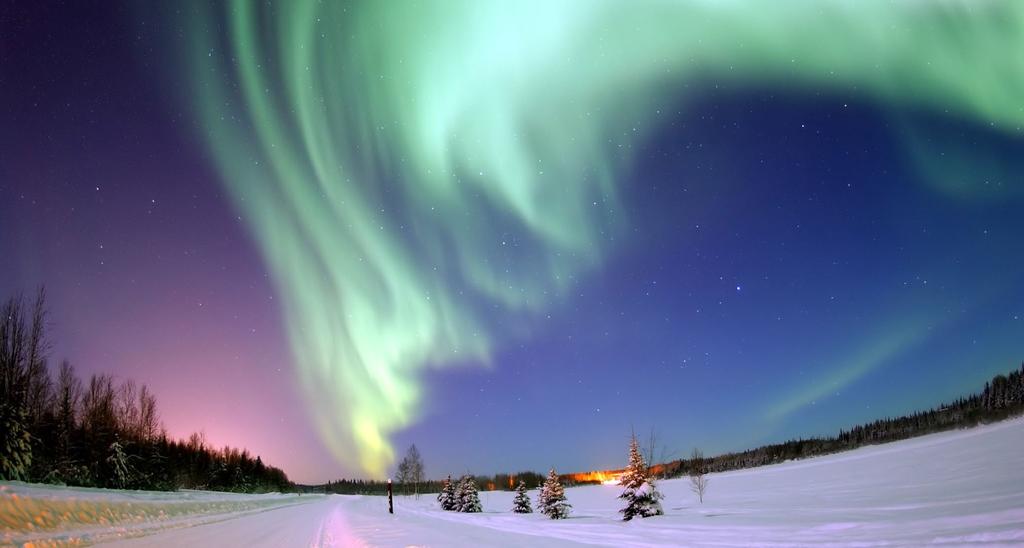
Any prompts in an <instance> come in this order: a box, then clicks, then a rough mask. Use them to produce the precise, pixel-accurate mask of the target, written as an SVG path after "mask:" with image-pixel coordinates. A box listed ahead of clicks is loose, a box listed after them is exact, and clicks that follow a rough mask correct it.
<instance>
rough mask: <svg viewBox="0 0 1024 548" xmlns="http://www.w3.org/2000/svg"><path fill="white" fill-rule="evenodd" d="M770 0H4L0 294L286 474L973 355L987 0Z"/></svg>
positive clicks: (984, 203)
mask: <svg viewBox="0 0 1024 548" xmlns="http://www.w3.org/2000/svg"><path fill="white" fill-rule="evenodd" d="M799 4H801V3H800V2H796V1H793V2H789V1H782V2H778V5H777V6H776V7H774V8H773V9H772V13H764V11H765V10H766V8H763V7H758V3H754V2H749V3H748V2H725V3H717V5H716V3H709V2H702V1H697V0H691V1H689V2H686V1H680V2H678V3H662V2H640V3H634V2H629V3H622V4H616V3H603V4H602V3H594V2H581V3H573V2H565V3H561V4H559V3H554V4H553V5H547V6H546V7H544V8H543V9H541V8H540V7H538V6H529V5H527V3H522V5H517V6H511V5H509V6H504V7H503V8H502V9H499V6H498V4H497V3H475V2H469V3H466V4H461V3H458V2H447V1H446V2H439V3H436V4H432V3H429V2H426V3H404V2H393V3H387V2H375V3H366V4H359V3H356V4H349V3H341V2H338V3H331V2H327V3H324V4H316V3H307V2H300V1H296V2H288V3H285V4H283V5H282V6H279V7H273V6H271V7H268V6H269V4H267V5H264V4H256V3H253V4H245V3H238V4H236V5H235V7H234V8H233V9H227V8H225V7H224V6H222V5H216V4H215V5H209V6H208V5H205V4H201V3H167V5H164V6H162V7H161V6H160V4H159V3H158V4H156V5H149V6H141V7H140V6H132V5H126V6H120V5H118V4H116V3H113V2H96V3H92V2H68V3H66V4H65V3H61V2H4V3H3V4H2V5H0V257H2V258H3V260H2V263H0V264H2V268H0V296H3V297H5V298H6V297H7V296H12V295H15V294H17V293H19V292H23V293H28V294H30V293H32V292H33V291H34V290H35V288H36V287H38V286H40V285H45V287H46V290H47V293H48V304H49V310H50V314H51V322H52V328H51V336H52V338H53V341H54V346H53V351H52V358H53V359H55V360H59V359H62V358H68V359H70V360H71V361H72V363H73V364H74V365H75V366H76V367H77V369H78V370H79V372H80V374H82V375H89V374H92V373H112V374H114V375H116V376H117V377H118V378H126V377H131V378H134V379H135V380H136V381H137V382H140V383H145V384H148V385H149V386H150V387H151V388H152V389H153V390H154V392H155V393H156V395H157V401H158V405H159V409H160V412H161V416H162V419H163V421H164V423H165V425H166V427H167V430H168V432H169V433H170V434H171V435H172V436H176V437H184V436H187V435H188V434H189V433H190V432H192V431H195V430H204V431H205V433H206V436H207V438H208V440H209V441H210V442H212V443H213V444H215V445H218V446H219V445H224V444H228V445H232V446H240V447H246V448H248V449H249V450H250V451H251V452H253V453H255V454H259V455H261V456H262V457H263V458H264V460H265V461H266V462H269V463H272V464H274V465H277V466H280V467H282V468H283V469H284V470H285V471H286V472H287V473H288V474H289V476H290V477H291V478H292V479H293V480H296V481H300V482H322V481H325V480H327V479H335V478H339V477H342V476H349V477H351V476H376V477H383V476H384V475H386V473H387V471H388V470H390V465H391V460H390V459H391V458H392V456H393V455H396V454H397V455H401V453H402V452H404V451H405V449H406V447H408V445H409V444H410V443H416V444H417V446H418V447H419V448H420V451H421V452H422V454H423V455H424V460H425V462H426V466H427V472H428V475H430V476H432V477H438V476H442V475H444V474H448V473H453V474H459V473H463V472H467V471H472V472H476V473H494V472H501V471H517V470H525V469H533V470H546V469H547V468H548V467H550V466H555V467H557V468H558V469H559V470H561V471H579V470H588V469H605V468H612V467H619V466H622V465H624V460H625V456H626V450H625V449H626V442H627V441H628V436H629V434H630V430H631V428H634V429H636V430H637V431H638V432H640V433H641V434H646V433H647V432H649V431H650V429H652V428H654V429H655V430H656V431H657V432H658V438H659V442H660V443H662V444H664V445H665V446H666V448H667V450H668V452H669V453H671V454H673V456H675V457H679V456H683V455H684V454H686V453H688V452H689V450H690V449H691V448H693V447H695V446H699V447H701V448H702V449H703V450H704V451H705V452H706V453H717V452H721V451H727V450H737V449H744V448H749V447H753V446H756V445H759V444H762V443H765V442H770V441H779V440H783V439H787V438H791V437H796V436H810V435H819V434H831V433H834V432H836V431H837V430H838V429H839V428H842V427H849V426H851V425H853V424H856V423H859V422H864V421H868V420H873V419H876V418H881V417H885V416H890V415H897V414H902V413H905V412H909V411H913V410H918V409H924V408H928V407H931V406H933V405H937V404H939V403H941V402H943V401H946V400H950V399H952V398H956V397H957V396H960V395H963V394H966V393H968V392H971V391H974V390H977V389H978V388H979V387H980V386H981V385H982V384H983V383H984V381H985V380H986V379H987V378H989V377H991V376H992V375H993V374H995V373H998V372H1003V371H1006V370H1009V369H1011V368H1013V367H1015V366H1018V365H1019V364H1020V362H1021V360H1022V359H1024V292H1022V291H1021V282H1022V281H1024V238H1022V236H1024V180H1022V175H1021V174H1022V173H1024V131H1022V125H1024V99H1022V98H1024V57H1021V56H1020V55H1019V54H1017V52H1020V51H1022V49H1024V4H1021V3H1018V2H1013V1H1008V2H997V1H993V2H958V1H938V2H932V3H922V2H907V3H904V4H896V5H894V4H893V3H891V2H885V1H882V0H877V1H876V0H868V1H864V2H859V3H857V4H852V3H847V2H838V1H836V2H822V3H820V8H819V9H818V10H807V9H801V8H800V7H799ZM542 5H543V4H542ZM854 5H856V6H857V7H856V8H853V7H851V6H854Z"/></svg>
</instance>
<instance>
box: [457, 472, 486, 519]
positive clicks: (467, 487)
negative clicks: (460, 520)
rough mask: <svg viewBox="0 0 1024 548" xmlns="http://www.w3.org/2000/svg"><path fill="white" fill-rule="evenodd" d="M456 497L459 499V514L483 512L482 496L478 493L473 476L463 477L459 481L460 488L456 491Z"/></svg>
mask: <svg viewBox="0 0 1024 548" xmlns="http://www.w3.org/2000/svg"><path fill="white" fill-rule="evenodd" d="M456 496H457V498H458V511H459V512H467V513H470V514H474V513H477V512H483V507H482V506H481V505H480V494H479V493H477V490H476V481H474V480H473V476H468V475H467V476H462V479H461V480H460V481H459V488H458V489H457V490H456Z"/></svg>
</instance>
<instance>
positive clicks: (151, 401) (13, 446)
mask: <svg viewBox="0 0 1024 548" xmlns="http://www.w3.org/2000/svg"><path fill="white" fill-rule="evenodd" d="M44 301H45V299H44V295H43V292H42V291H40V292H39V295H38V296H37V297H36V300H35V302H34V303H33V304H31V306H28V305H27V304H26V302H25V301H24V300H23V299H22V298H11V299H8V300H7V301H6V302H5V303H4V304H3V306H2V308H0V479H2V480H24V481H34V482H44V483H53V484H63V485H76V486H86V487H111V488H117V489H157V490H174V489H178V488H191V489H213V490H220V491H244V492H262V491H284V490H289V489H290V488H291V483H290V482H289V481H288V477H287V476H285V474H284V472H282V471H281V470H279V469H277V468H274V467H273V466H267V465H266V464H264V463H263V461H262V460H261V459H260V458H259V457H255V458H254V457H252V456H251V455H249V453H248V452H247V451H244V450H243V451H239V450H238V449H232V448H228V447H225V448H223V449H214V448H211V447H209V446H207V444H206V442H205V440H204V437H203V435H202V434H193V435H192V436H191V437H190V438H189V439H188V440H185V441H176V440H171V439H169V438H168V437H167V433H166V432H165V431H164V429H163V426H162V425H161V424H160V420H159V415H158V413H157V406H156V397H155V396H154V395H153V394H152V393H151V392H150V391H149V389H148V388H147V387H146V385H142V386H137V385H136V384H135V383H134V382H133V381H132V380H130V379H129V380H125V381H123V382H121V383H115V382H114V379H113V377H111V376H109V375H92V377H90V378H89V380H88V382H86V383H83V382H82V380H81V379H79V378H78V377H77V376H76V375H75V370H74V368H73V367H72V366H71V364H70V363H68V362H67V361H64V362H62V363H61V364H60V366H59V367H58V368H57V370H56V371H55V372H51V371H50V368H49V367H48V365H47V351H48V349H49V343H48V340H47V337H46V312H45V306H44Z"/></svg>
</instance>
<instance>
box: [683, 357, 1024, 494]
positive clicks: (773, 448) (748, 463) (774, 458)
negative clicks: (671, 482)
mask: <svg viewBox="0 0 1024 548" xmlns="http://www.w3.org/2000/svg"><path fill="white" fill-rule="evenodd" d="M1021 413H1024V364H1022V365H1021V369H1020V370H1017V371H1012V372H1010V373H1009V374H1008V375H996V376H995V377H993V378H992V380H991V381H989V382H987V383H985V387H984V388H983V389H982V390H981V392H979V393H975V394H972V395H970V396H968V397H966V398H960V399H958V400H956V401H954V402H952V403H949V404H946V405H942V406H940V407H938V408H934V409H931V410H928V411H923V412H917V413H913V414H911V415H907V416H903V417H897V418H886V419H881V420H877V421H874V422H871V423H868V424H863V425H860V426H855V427H853V428H851V429H850V430H840V431H839V435H837V436H834V437H827V438H810V439H797V440H790V441H787V442H784V443H777V444H773V445H765V446H763V447H758V448H757V449H751V450H749V451H743V452H740V453H727V454H724V455H718V456H715V457H705V458H704V466H705V467H706V469H707V471H709V472H724V471H726V470H736V469H740V468H751V467H754V466H763V465H766V464H776V463H780V462H784V461H787V460H792V459H802V458H807V457H816V456H819V455H828V454H830V453H837V452H839V451H847V450H850V449H856V448H858V447H862V446H864V445H873V444H878V443H886V442H890V441H897V440H903V439H907V438H913V437H916V436H923V435H926V434H933V433H935V432H942V431H944V430H952V429H956V428H967V427H971V426H977V425H978V424H984V423H990V422H995V421H999V420H1003V419H1005V418H1007V417H1010V416H1013V415H1019V414H1021ZM691 467H692V463H691V462H690V461H688V460H686V459H680V460H676V461H672V462H669V463H666V464H665V465H664V471H663V475H664V476H666V477H678V476H683V475H687V474H689V473H690V469H691Z"/></svg>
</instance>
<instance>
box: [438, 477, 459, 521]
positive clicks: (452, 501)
mask: <svg viewBox="0 0 1024 548" xmlns="http://www.w3.org/2000/svg"><path fill="white" fill-rule="evenodd" d="M437 502H438V503H439V504H440V505H441V509H442V510H445V511H449V512H450V511H452V510H457V509H458V499H456V496H455V484H453V483H452V476H451V474H449V475H448V479H446V480H444V487H443V488H442V489H441V492H440V493H438V494H437Z"/></svg>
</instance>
